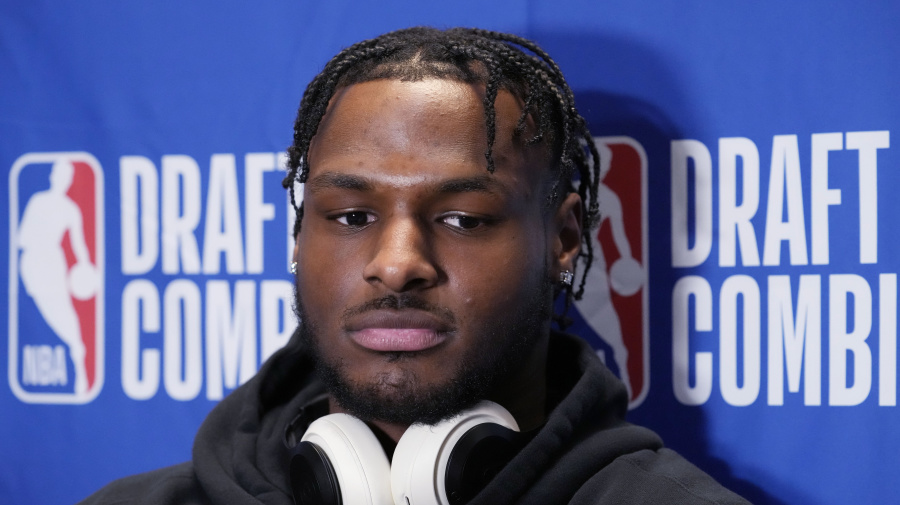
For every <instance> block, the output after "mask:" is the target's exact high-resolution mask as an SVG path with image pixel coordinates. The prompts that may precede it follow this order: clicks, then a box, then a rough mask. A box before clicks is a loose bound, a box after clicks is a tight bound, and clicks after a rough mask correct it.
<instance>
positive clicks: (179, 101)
mask: <svg viewBox="0 0 900 505" xmlns="http://www.w3.org/2000/svg"><path fill="white" fill-rule="evenodd" d="M417 24H429V25H435V26H441V27H449V26H456V25H465V26H480V27H484V28H490V29H496V30H502V31H509V32H513V33H517V34H520V35H523V36H526V37H529V38H532V39H535V40H537V41H538V42H539V43H540V44H541V45H542V46H543V47H544V48H545V49H546V50H547V51H548V52H550V54H551V55H553V56H554V57H555V58H556V59H557V61H558V62H559V64H560V66H561V67H562V69H563V71H564V73H565V74H566V75H567V76H568V78H569V82H570V84H571V86H572V88H573V89H574V91H575V94H576V100H577V101H578V104H579V107H580V109H581V111H582V114H583V115H584V116H585V117H586V119H587V120H588V122H589V123H590V126H591V128H592V131H593V132H594V134H595V135H596V136H597V137H598V138H597V142H598V144H600V146H601V148H602V150H603V151H604V152H605V153H606V154H607V160H610V164H609V167H608V172H607V174H606V176H605V178H604V181H603V182H604V188H605V190H604V191H606V193H605V194H606V195H607V198H606V200H605V202H606V204H605V205H606V206H607V207H606V208H605V213H604V216H605V220H604V222H603V225H602V226H601V228H600V229H599V230H598V233H597V241H598V243H599V244H600V250H601V251H602V252H603V261H602V262H601V265H602V268H598V269H597V271H596V272H594V273H592V275H593V276H594V279H595V285H596V286H598V287H597V288H596V289H594V290H593V291H592V292H591V293H589V296H588V297H586V299H585V301H583V302H581V303H580V304H579V305H578V306H577V309H578V313H577V314H575V318H576V323H575V329H576V330H577V331H578V332H579V333H581V334H583V335H584V336H585V338H587V339H589V340H590V341H591V342H592V343H593V344H594V345H595V346H596V347H597V349H598V352H599V353H600V354H601V355H602V356H603V357H604V359H605V360H606V361H607V363H608V364H609V366H610V368H612V369H613V370H614V371H616V372H617V373H619V374H620V375H621V376H623V377H627V378H628V380H629V384H630V387H631V391H632V411H631V419H632V420H634V421H636V422H639V423H642V424H646V425H648V426H650V427H652V428H654V429H655V430H657V431H658V432H659V433H660V434H661V435H662V436H663V438H664V439H665V441H666V443H667V444H668V445H669V446H670V447H673V448H675V449H676V450H678V451H680V452H682V453H683V454H685V455H686V456H687V457H688V458H689V459H691V460H692V461H694V462H695V463H696V464H698V465H699V466H700V467H701V468H703V469H704V470H706V471H707V472H709V473H711V474H713V475H714V476H715V477H716V478H717V479H719V480H720V481H722V482H723V483H724V484H725V485H727V486H729V487H731V488H732V489H734V490H736V491H738V492H739V493H741V494H743V495H745V496H746V497H748V498H750V499H751V500H752V501H754V502H758V503H775V504H806V503H810V504H812V503H816V504H839V503H887V502H892V501H893V500H894V499H895V498H894V497H896V496H897V495H898V494H900V484H898V481H897V479H896V473H897V470H898V469H900V430H897V429H896V426H897V425H898V421H900V411H898V407H897V366H896V356H897V337H896V335H897V278H896V275H897V271H898V269H900V260H898V259H897V258H895V257H894V255H893V254H892V251H894V250H895V247H897V246H898V238H897V235H895V233H894V232H893V219H894V215H895V214H897V212H898V211H900V202H898V200H895V193H896V192H897V190H898V188H900V176H898V172H896V171H895V170H896V169H897V168H898V167H900V155H898V154H897V153H898V143H900V140H898V139H897V138H896V132H897V131H898V130H900V102H898V100H897V96H898V95H900V84H898V83H900V74H898V70H897V62H898V61H900V31H898V30H897V26H900V7H898V5H897V4H895V3H892V2H886V1H881V2H879V1H873V2H865V3H860V2H850V1H829V2H812V1H807V2H774V1H754V2H749V1H736V2H704V1H683V2H661V1H644V2H596V1H587V0H584V1H575V0H555V1H546V0H529V1H525V0H506V1H498V2H484V1H478V2H475V1H460V2H446V3H442V4H437V3H427V2H417V1H402V0H391V1H382V2H350V1H346V0H343V1H342V0H335V1H330V2H287V1H262V2H254V3H253V4H252V6H251V4H250V3H237V2H234V3H221V2H205V1H204V2H188V3H182V2H154V3H150V2H140V3H138V2H100V1H85V2H78V3H73V2H46V1H43V2H41V1H34V2H6V3H3V4H2V5H0V167H6V168H5V169H6V170H7V173H8V177H3V178H0V181H2V182H0V184H2V185H3V186H2V188H0V194H3V195H7V198H8V206H7V209H8V214H9V219H8V220H2V223H0V227H2V229H0V236H2V237H3V240H5V241H6V244H7V245H8V247H0V255H2V257H0V264H7V265H9V266H8V268H7V269H6V270H5V271H6V272H7V279H8V289H7V290H4V291H3V294H0V304H2V305H0V306H5V307H7V310H6V311H0V312H2V313H3V314H2V315H0V324H2V325H3V326H2V327H3V328H7V337H8V338H7V345H5V346H0V349H2V351H0V352H2V353H3V357H4V358H5V359H2V360H0V371H5V372H6V373H0V377H5V380H6V381H7V383H8V387H3V388H0V412H2V414H0V453H2V457H0V502H2V503H41V504H53V503H72V502H75V501H77V500H79V499H81V498H83V497H85V496H87V495H88V494H89V493H90V492H92V491H94V490H96V489H97V488H99V487H100V486H102V485H104V484H105V483H107V482H109V481H110V480H112V479H114V478H117V477H120V476H124V475H128V474H132V473H135V472H139V471H144V470H149V469H153V468H158V467H160V466H163V465H168V464H172V463H175V462H179V461H183V460H186V459H188V458H189V455H190V447H191V442H192V439H193V435H194V432H195V431H196V429H197V427H198V425H199V424H200V422H201V421H202V419H203V418H204V416H205V415H206V413H207V412H208V411H209V410H210V408H211V407H212V406H213V405H214V403H215V402H216V401H217V400H218V399H220V398H221V397H222V396H223V395H225V394H227V393H228V392H229V391H230V390H231V389H233V388H234V387H236V386H237V384H239V383H240V382H242V381H244V380H246V379H247V378H248V377H249V376H250V375H252V373H253V372H255V370H256V369H257V368H258V366H259V363H260V362H261V361H262V360H264V359H265V357H267V356H268V355H269V354H271V352H272V351H273V350H274V349H276V348H277V347H278V346H279V345H281V344H283V342H284V339H285V338H286V336H287V335H288V334H289V333H290V331H291V329H292V325H293V324H294V323H293V318H292V316H291V314H290V300H289V298H290V277H289V275H288V272H287V264H288V261H289V254H288V251H289V250H290V247H291V244H290V243H289V239H288V233H287V231H288V229H289V226H290V223H289V219H290V218H289V212H288V206H287V202H286V199H285V195H284V192H283V190H281V187H280V184H279V182H280V179H281V173H280V168H279V167H280V165H281V154H280V153H281V152H283V150H284V149H285V147H286V146H287V145H288V144H289V143H290V136H291V130H292V120H293V117H294V115H295V112H296V106H297V104H298V103H299V99H300V96H301V93H302V91H303V88H304V87H305V85H306V83H307V82H308V81H309V80H310V79H311V78H312V77H313V76H314V75H315V74H316V73H317V72H318V71H319V70H320V69H321V68H322V66H323V65H324V64H325V62H326V61H327V60H328V58H329V57H330V56H331V55H333V54H334V53H336V52H337V51H339V50H340V49H341V48H342V47H345V46H347V45H349V44H351V43H353V42H356V41H358V40H362V39H364V38H368V37H371V36H374V35H377V34H379V33H382V32H385V31H388V30H392V29H396V28H401V27H406V26H411V25H417ZM892 144H893V145H892ZM629 258H630V260H629ZM617 265H618V266H617ZM70 279H71V281H70ZM79 279H80V281H79ZM68 282H72V283H73V285H75V286H85V287H84V288H82V289H81V290H80V291H79V290H78V289H71V288H69V284H67V283H68ZM67 292H68V293H70V294H71V295H70V296H60V295H59V294H60V293H67Z"/></svg>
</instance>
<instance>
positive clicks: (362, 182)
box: [306, 172, 375, 192]
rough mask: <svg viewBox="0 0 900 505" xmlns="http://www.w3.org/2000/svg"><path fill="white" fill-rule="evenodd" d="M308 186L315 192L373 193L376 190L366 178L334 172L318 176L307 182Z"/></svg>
mask: <svg viewBox="0 0 900 505" xmlns="http://www.w3.org/2000/svg"><path fill="white" fill-rule="evenodd" d="M306 186H307V187H308V188H309V189H310V191H313V192H315V191H319V190H323V189H330V188H339V189H352V190H355V191H372V190H374V189H375V186H374V185H373V184H372V182H371V181H369V180H368V179H366V178H365V177H360V176H358V175H349V174H338V173H334V172H326V173H324V174H321V175H317V176H316V177H314V178H312V179H311V180H310V181H309V182H307V183H306Z"/></svg>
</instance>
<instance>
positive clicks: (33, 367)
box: [22, 345, 69, 386]
mask: <svg viewBox="0 0 900 505" xmlns="http://www.w3.org/2000/svg"><path fill="white" fill-rule="evenodd" d="M68 380H69V379H68V372H67V371H66V348H65V347H64V346H61V345H56V346H53V347H50V346H49V345H26V346H24V347H23V348H22V384H24V385H28V386H65V385H66V383H67V382H68Z"/></svg>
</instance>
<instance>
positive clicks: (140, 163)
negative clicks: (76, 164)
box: [119, 156, 159, 275]
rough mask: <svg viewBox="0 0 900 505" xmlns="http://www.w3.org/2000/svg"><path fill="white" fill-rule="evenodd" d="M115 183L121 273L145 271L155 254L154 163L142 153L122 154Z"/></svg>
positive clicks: (156, 182)
mask: <svg viewBox="0 0 900 505" xmlns="http://www.w3.org/2000/svg"><path fill="white" fill-rule="evenodd" d="M119 186H120V194H121V198H120V201H121V212H122V228H121V230H122V235H121V237H122V273H123V274H126V275H141V274H145V273H147V272H149V271H150V270H151V269H152V268H153V266H154V265H155V264H156V261H157V259H158V257H159V175H158V174H157V172H156V166H154V165H153V162H152V161H150V160H148V159H147V158H144V157H143V156H122V158H120V160H119ZM139 214H140V219H138V215H139Z"/></svg>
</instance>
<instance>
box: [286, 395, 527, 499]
mask: <svg viewBox="0 0 900 505" xmlns="http://www.w3.org/2000/svg"><path fill="white" fill-rule="evenodd" d="M518 431H519V426H518V424H516V420H515V419H513V417H512V415H511V414H510V413H509V412H507V411H506V409H504V408H503V407H501V406H500V405H497V404H496V403H493V402H489V401H483V402H481V403H479V404H478V405H476V406H475V407H473V408H471V409H469V410H466V411H464V412H462V413H460V414H458V415H457V416H455V417H453V418H451V419H448V420H446V421H442V422H440V423H438V424H435V425H432V426H429V425H424V424H414V425H412V426H410V427H409V428H408V429H407V430H406V432H405V433H404V434H403V436H402V437H401V438H400V441H399V442H398V443H397V448H396V449H395V450H394V457H393V462H392V463H388V459H387V455H385V453H384V450H383V449H382V447H381V443H380V442H379V441H378V439H377V438H376V437H375V434H374V433H372V431H371V430H370V429H369V427H368V426H366V424H365V423H364V422H362V421H360V420H359V419H357V418H355V417H353V416H350V415H347V414H330V415H327V416H324V417H321V418H319V419H317V420H316V421H315V422H313V423H312V424H310V426H309V428H308V429H307V430H306V434H305V435H303V438H302V440H301V442H300V443H299V444H297V446H296V447H295V448H294V449H293V453H292V454H293V455H292V458H291V466H290V476H291V487H292V489H293V493H294V503H296V504H297V505H307V504H322V505H340V504H342V503H344V504H347V505H357V504H359V505H363V504H365V505H460V504H463V503H466V502H467V501H469V500H470V499H471V498H472V497H473V496H475V494H477V493H478V492H479V491H480V490H481V489H482V488H483V487H484V486H485V485H486V484H487V483H488V482H489V481H490V480H491V478H493V476H494V475H496V473H497V472H499V471H500V469H502V468H503V466H504V465H505V464H506V463H507V462H509V460H510V459H512V457H513V456H514V455H515V454H516V452H517V445H518V435H519V434H518Z"/></svg>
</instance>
